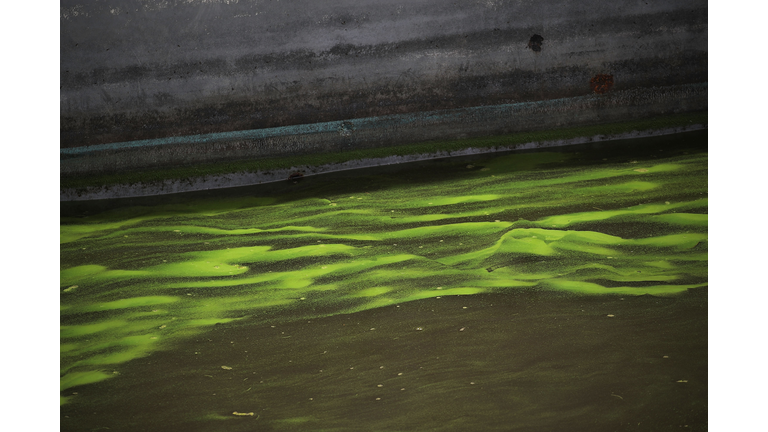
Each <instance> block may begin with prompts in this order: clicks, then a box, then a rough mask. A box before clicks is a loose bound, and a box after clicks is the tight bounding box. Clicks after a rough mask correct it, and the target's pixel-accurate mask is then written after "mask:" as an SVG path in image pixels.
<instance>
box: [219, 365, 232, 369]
mask: <svg viewBox="0 0 768 432" xmlns="http://www.w3.org/2000/svg"><path fill="white" fill-rule="evenodd" d="M221 368H222V369H224V370H232V368H231V367H229V366H222V367H221Z"/></svg>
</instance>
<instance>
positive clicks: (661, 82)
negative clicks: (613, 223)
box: [60, 0, 707, 148]
mask: <svg viewBox="0 0 768 432" xmlns="http://www.w3.org/2000/svg"><path fill="white" fill-rule="evenodd" d="M60 5H61V9H60V22H61V30H60V31H61V33H60V44H61V71H60V77H61V148H71V147H79V146H90V145H99V144H105V143H116V142H125V141H133V140H147V139H156V138H165V137H170V136H185V135H199V134H210V133H221V132H231V131H241V130H256V129H264V128H274V127H281V126H291V125H302V124H314V123H320V122H333V121H342V120H351V119H363V118H367V117H382V116H388V115H393V114H404V113H418V112H424V111H435V110H445V109H458V108H466V107H476V106H487V105H503V104H508V105H509V104H519V103H523V102H534V101H547V100H553V99H562V98H578V97H586V96H587V95H590V94H593V88H592V87H591V86H590V80H591V79H592V78H593V77H594V76H596V75H598V74H603V75H612V77H613V81H612V83H613V84H612V88H611V89H610V90H609V91H608V92H607V93H606V94H605V95H604V96H606V95H610V94H611V92H616V93H617V94H628V93H626V92H634V93H632V94H639V93H642V92H643V91H646V90H647V93H648V96H647V97H646V102H643V103H642V104H641V105H642V106H646V107H648V106H649V105H648V103H650V104H653V99H654V98H655V97H657V94H658V90H657V89H659V88H681V87H680V86H684V85H687V84H695V83H706V81H707V2H705V1H701V0H666V1H650V0H648V1H645V0H624V1H616V0H594V1H588V2H582V1H571V0H537V1H532V0H530V1H529V0H517V1H513V0H482V1H481V0H476V1H461V2H458V1H457V2H450V1H445V0H409V1H407V2H406V1H402V0H397V1H394V0H378V1H364V0H327V1H322V2H318V1H312V0H293V1H286V0H282V1H280V0H274V1H265V0H240V1H238V0H163V1H137V0H130V1H129V0H105V1H98V2H80V1H79V0H74V1H72V0H61V2H60ZM655 89H656V90H655ZM622 92H624V93H622ZM654 92H656V93H654ZM662 93H663V92H662ZM661 98H662V99H663V97H661ZM648 101H650V102H648ZM667 102H668V101H667ZM665 103H666V102H665ZM630 105H631V106H634V107H635V108H631V107H629V108H627V109H626V110H625V112H624V114H623V116H624V119H629V118H633V116H635V115H638V113H639V111H638V108H637V107H639V106H640V105H632V104H630ZM676 109H677V110H694V109H706V97H705V98H704V102H703V103H701V101H700V100H699V101H698V102H697V103H696V104H694V103H691V104H689V105H687V106H684V107H678V108H676ZM640 111H642V110H640ZM594 116H595V115H594V114H592V117H594ZM616 116H618V117H622V115H618V114H617V115H616ZM588 117H589V116H588ZM482 120H484V119H480V121H482ZM562 121H563V122H565V123H564V124H563V125H562V126H568V125H573V124H578V122H579V117H578V116H572V117H570V118H563V119H562ZM538 126H540V125H537V124H536V122H535V121H534V122H533V123H530V124H528V123H526V124H525V125H523V124H519V125H517V126H514V125H512V126H509V125H508V126H503V127H501V129H505V128H506V129H507V130H509V129H514V128H518V129H519V128H521V127H522V128H523V129H525V128H527V127H534V128H535V127H538ZM493 129H494V128H493V127H491V128H486V129H485V130H484V133H485V132H489V131H490V132H493ZM455 133H456V131H454V130H451V131H448V136H450V135H451V134H455ZM342 142H343V140H342Z"/></svg>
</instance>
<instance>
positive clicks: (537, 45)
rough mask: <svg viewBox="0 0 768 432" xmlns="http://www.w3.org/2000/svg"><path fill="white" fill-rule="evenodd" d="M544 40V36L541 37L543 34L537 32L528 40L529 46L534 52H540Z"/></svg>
mask: <svg viewBox="0 0 768 432" xmlns="http://www.w3.org/2000/svg"><path fill="white" fill-rule="evenodd" d="M542 42H544V38H543V37H541V35H537V34H535V35H533V36H531V39H530V40H529V41H528V48H530V49H531V50H533V51H534V52H540V51H541V43H542Z"/></svg>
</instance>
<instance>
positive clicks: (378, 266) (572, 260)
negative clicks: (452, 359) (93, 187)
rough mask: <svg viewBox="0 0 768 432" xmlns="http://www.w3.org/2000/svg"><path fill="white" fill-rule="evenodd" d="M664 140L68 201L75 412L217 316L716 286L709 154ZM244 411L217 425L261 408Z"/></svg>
mask: <svg viewBox="0 0 768 432" xmlns="http://www.w3.org/2000/svg"><path fill="white" fill-rule="evenodd" d="M651 147H652V146H651ZM651 147H649V148H651ZM699 147H701V146H699ZM665 148H666V147H663V146H662V147H653V148H652V149H648V150H643V151H636V153H631V152H622V151H621V149H620V148H619V150H617V148H616V147H615V146H614V147H609V146H607V145H605V146H603V147H601V149H598V150H594V149H593V150H590V149H583V150H579V151H575V150H574V149H571V150H568V151H565V150H564V151H559V152H557V151H550V152H531V153H518V154H505V155H500V156H476V157H474V158H472V159H465V160H451V159H446V160H441V161H436V162H426V163H421V164H420V165H418V166H416V167H415V168H407V167H402V168H398V169H389V170H378V171H377V170H370V171H367V172H363V173H340V174H336V175H324V176H315V177H306V178H304V179H302V180H300V181H297V182H293V181H286V182H285V183H281V184H278V185H273V186H271V187H264V186H262V187H260V188H251V189H243V190H242V191H240V192H237V193H234V192H226V193H225V192H220V193H219V192H208V193H207V194H205V195H203V194H197V195H194V194H193V195H190V197H189V198H179V197H176V198H173V199H170V198H169V199H167V200H166V202H165V203H163V201H159V203H158V202H155V203H153V204H152V205H145V204H142V203H138V204H137V205H131V206H122V207H119V208H114V209H111V210H105V211H96V212H91V213H87V214H86V213H82V212H80V213H78V214H69V215H63V216H62V219H61V249H60V251H61V270H60V292H61V382H60V388H61V397H62V404H63V406H62V409H64V408H65V407H67V406H70V405H73V406H75V405H77V404H78V401H79V399H78V398H79V397H81V396H82V395H81V394H80V393H81V391H80V389H81V388H87V387H85V386H86V385H88V384H93V383H105V382H107V381H110V382H111V381H119V380H129V379H132V378H131V377H128V376H126V375H125V373H124V372H125V371H124V367H126V366H127V365H129V364H131V361H132V360H136V359H143V358H146V357H147V356H150V355H152V354H153V353H161V352H166V351H173V350H177V351H178V350H183V349H186V348H184V347H185V346H186V345H185V344H187V343H189V342H188V341H192V340H197V339H195V338H204V337H205V335H206V334H208V333H209V332H212V331H215V329H217V328H219V327H221V325H225V326H235V327H237V326H236V324H237V325H246V324H247V325H248V326H261V327H265V328H266V327H269V326H270V325H272V326H275V325H283V324H286V325H287V324H288V323H296V322H306V321H311V320H316V319H329V318H333V317H336V318H338V317H345V316H355V314H356V313H362V312H363V311H368V312H371V311H377V310H385V308H388V307H399V306H403V307H405V306H406V305H409V304H419V303H418V302H419V301H420V300H423V299H433V300H437V299H443V300H450V299H456V298H458V297H457V296H485V295H508V296H513V295H517V294H519V293H526V292H527V293H530V292H538V293H553V294H557V293H566V294H568V295H570V296H573V297H574V298H584V296H586V297H588V298H590V299H594V298H600V296H603V297H606V296H607V297H606V298H608V297H610V296H616V297H618V296H628V297H631V298H634V297H636V296H643V295H650V296H653V297H654V298H669V297H670V296H679V295H683V294H685V293H687V292H690V291H691V290H694V291H695V290H697V289H703V288H704V287H706V286H707V222H708V221H707V155H706V153H705V149H700V150H701V151H696V150H695V149H694V150H690V151H689V150H686V151H683V150H679V151H675V150H674V149H668V148H666V151H665ZM646 297H647V296H646ZM478 298H479V297H478ZM610 298H613V297H610ZM622 299H623V297H622ZM585 301H586V300H585ZM590 301H591V300H590ZM366 313H367V312H366ZM233 328H234V327H233ZM371 330H373V329H371ZM233 343H234V342H233ZM318 349H319V348H318ZM488 349H490V348H488ZM190 351H191V352H190V353H189V354H190V355H192V356H194V355H198V353H197V352H195V350H194V349H192V348H190ZM264 355H267V354H264ZM224 361H226V360H220V362H222V365H220V366H217V367H221V368H223V367H224V366H228V365H226V364H225V363H223V362H224ZM179 367H183V365H179ZM228 367H231V365H230V366H228ZM382 369H383V366H382ZM224 370H225V369H224ZM225 371H226V370H225ZM220 372H221V371H220ZM222 373H224V372H222ZM254 373H256V372H254ZM108 378H111V379H109V380H107V379H108ZM105 380H106V381H105ZM297 385H298V384H297ZM246 387H248V386H246ZM251 387H253V386H251ZM249 392H255V390H249ZM249 394H250V393H249ZM619 396H620V395H619ZM613 399H615V400H618V399H619V398H616V397H614V398H613ZM238 409H239V410H240V411H238ZM233 412H237V413H239V415H233V414H232V413H230V412H212V413H210V414H209V415H208V417H206V419H207V420H206V421H211V422H212V421H214V420H215V419H216V418H219V417H221V418H227V419H229V418H230V417H238V418H240V417H242V418H245V417H248V418H251V419H255V418H258V417H259V416H260V415H261V414H260V413H259V412H256V411H253V410H252V409H250V411H249V409H248V408H247V407H246V408H233ZM253 412H255V415H242V414H243V413H245V414H249V413H251V414H252V413H253ZM254 421H255V420H254ZM259 421H264V418H263V417H262V418H261V420H259ZM302 421H303V420H302V419H301V418H298V417H297V418H294V419H290V418H284V419H280V420H279V421H278V420H275V421H274V422H273V423H272V426H271V427H272V428H274V429H275V430H278V429H280V427H279V425H281V424H282V425H284V426H285V427H286V428H287V429H286V430H290V429H291V428H292V427H296V424H295V423H296V422H299V423H301V422H302ZM281 422H282V423H281ZM291 422H293V423H291ZM289 425H293V426H290V427H289ZM406 429H408V428H406ZM387 430H390V429H387ZM391 430H394V429H391Z"/></svg>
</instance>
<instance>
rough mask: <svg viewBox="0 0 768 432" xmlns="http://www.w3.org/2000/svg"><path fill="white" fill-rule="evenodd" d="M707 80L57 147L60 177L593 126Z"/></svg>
mask: <svg viewBox="0 0 768 432" xmlns="http://www.w3.org/2000/svg"><path fill="white" fill-rule="evenodd" d="M706 103H707V85H706V84H689V85H679V86H668V87H661V88H656V87H654V88H649V89H642V90H640V89H629V90H619V91H615V92H611V93H609V94H604V95H588V96H577V97H571V98H560V99H552V100H546V101H537V102H523V103H516V104H503V105H490V106H480V107H472V108H457V109H452V110H440V111H427V112H419V113H411V114H394V115H389V116H382V117H369V118H362V119H351V120H341V121H333V122H324V123H314V124H308V125H298V126H282V127H276V128H267V129H256V130H248V131H237V132H228V133H214V134H208V135H195V136H186V137H171V138H165V139H150V140H141V141H131V142H122V143H111V144H100V145H94V146H86V147H75V148H66V149H61V150H60V153H61V162H60V172H61V174H62V175H76V174H104V173H110V172H121V171H126V170H131V169H139V168H161V167H170V166H174V165H179V164H185V165H194V164H199V163H206V162H219V161H229V160H243V159H255V158H263V157H275V156H295V155H300V154H311V153H328V152H342V151H347V150H360V149H367V148H374V147H387V146H389V147H391V146H396V145H397V144H400V143H413V142H423V141H428V140H436V139H463V138H475V137H482V136H487V135H493V134H508V133H512V132H517V131H521V130H526V131H534V130H547V129H558V128H563V127H567V126H569V125H593V124H601V123H610V122H619V121H622V120H625V119H627V118H632V119H639V118H643V117H647V116H659V115H663V114H669V113H680V112H686V111H690V110H691V109H692V108H700V107H702V106H706Z"/></svg>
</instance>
